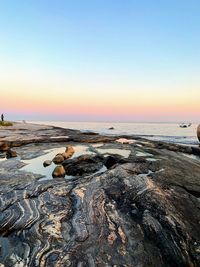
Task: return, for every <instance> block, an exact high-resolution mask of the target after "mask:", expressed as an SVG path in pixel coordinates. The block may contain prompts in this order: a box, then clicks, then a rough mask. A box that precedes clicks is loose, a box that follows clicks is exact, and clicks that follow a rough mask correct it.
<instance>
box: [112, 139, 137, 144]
mask: <svg viewBox="0 0 200 267" xmlns="http://www.w3.org/2000/svg"><path fill="white" fill-rule="evenodd" d="M116 142H118V143H121V144H129V145H130V144H133V143H135V142H136V140H134V139H126V138H119V139H117V140H116Z"/></svg>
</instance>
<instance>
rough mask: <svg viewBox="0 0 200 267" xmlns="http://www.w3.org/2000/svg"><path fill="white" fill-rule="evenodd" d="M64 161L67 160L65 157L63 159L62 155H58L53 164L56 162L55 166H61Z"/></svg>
mask: <svg viewBox="0 0 200 267" xmlns="http://www.w3.org/2000/svg"><path fill="white" fill-rule="evenodd" d="M64 160H65V159H64V157H63V155H62V154H58V155H56V156H55V157H54V158H53V162H54V163H55V164H60V163H62V162H63V161H64Z"/></svg>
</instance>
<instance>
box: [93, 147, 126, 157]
mask: <svg viewBox="0 0 200 267" xmlns="http://www.w3.org/2000/svg"><path fill="white" fill-rule="evenodd" d="M97 151H98V153H100V154H102V155H107V154H118V155H120V156H122V157H124V158H128V157H129V156H130V154H131V151H130V150H126V149H118V148H108V149H107V148H106V149H103V148H99V149H97Z"/></svg>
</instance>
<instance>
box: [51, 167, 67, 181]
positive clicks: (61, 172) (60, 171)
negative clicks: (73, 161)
mask: <svg viewBox="0 0 200 267" xmlns="http://www.w3.org/2000/svg"><path fill="white" fill-rule="evenodd" d="M52 176H53V178H64V177H65V169H64V167H63V166H62V165H59V166H56V167H55V169H54V171H53V173H52Z"/></svg>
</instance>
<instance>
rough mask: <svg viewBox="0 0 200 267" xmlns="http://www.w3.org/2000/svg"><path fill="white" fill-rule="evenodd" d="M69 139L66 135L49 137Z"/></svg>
mask: <svg viewBox="0 0 200 267" xmlns="http://www.w3.org/2000/svg"><path fill="white" fill-rule="evenodd" d="M60 138H69V136H67V135H59V136H51V137H50V139H60Z"/></svg>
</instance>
